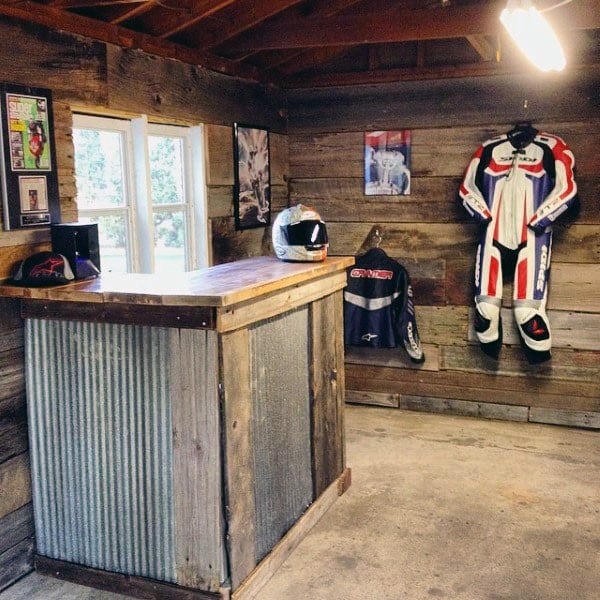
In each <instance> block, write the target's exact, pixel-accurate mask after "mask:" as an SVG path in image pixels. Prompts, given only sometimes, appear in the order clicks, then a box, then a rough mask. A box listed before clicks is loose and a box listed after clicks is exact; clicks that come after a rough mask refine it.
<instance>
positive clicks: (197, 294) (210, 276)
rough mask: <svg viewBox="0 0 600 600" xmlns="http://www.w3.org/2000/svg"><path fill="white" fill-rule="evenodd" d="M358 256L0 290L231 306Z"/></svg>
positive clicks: (269, 260) (264, 259)
mask: <svg viewBox="0 0 600 600" xmlns="http://www.w3.org/2000/svg"><path fill="white" fill-rule="evenodd" d="M353 263H354V257H351V256H343V257H331V258H327V260H325V261H324V262H319V263H289V262H282V261H280V260H278V259H277V258H275V257H272V256H260V257H256V258H248V259H244V260H239V261H236V262H231V263H226V264H222V265H217V266H214V267H208V268H206V269H200V270H198V271H189V272H187V273H177V274H173V275H168V274H154V275H145V274H122V275H116V274H112V273H106V274H102V275H101V276H100V277H98V278H96V279H87V280H83V281H77V282H73V283H69V284H66V285H60V286H52V287H38V288H33V287H21V286H13V285H3V286H0V296H3V297H12V298H24V299H39V300H52V301H64V302H87V303H89V302H104V303H108V302H110V303H124V304H143V305H161V306H215V307H227V306H232V305H234V304H238V303H240V302H244V301H246V300H250V299H253V298H257V297H260V296H263V295H267V294H270V293H273V292H277V291H280V290H284V289H285V288H289V287H295V286H299V285H301V284H303V283H306V282H309V281H311V280H314V279H319V278H321V277H325V276H327V275H331V274H334V273H338V272H341V271H343V270H345V269H346V267H348V266H350V265H352V264H353Z"/></svg>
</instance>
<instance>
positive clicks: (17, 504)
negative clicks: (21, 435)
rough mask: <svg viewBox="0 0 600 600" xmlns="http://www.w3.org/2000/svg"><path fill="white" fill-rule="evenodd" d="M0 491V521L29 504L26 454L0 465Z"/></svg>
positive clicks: (29, 485)
mask: <svg viewBox="0 0 600 600" xmlns="http://www.w3.org/2000/svg"><path fill="white" fill-rule="evenodd" d="M0 490H1V491H2V493H1V494H0V519H1V518H2V517H4V516H5V515H7V514H8V513H11V512H13V511H14V510H17V509H18V508H21V507H22V506H24V505H25V504H27V503H28V502H31V483H30V481H29V453H28V452H23V454H19V455H18V456H15V457H14V458H11V459H10V460H7V461H6V462H5V463H2V464H1V465H0Z"/></svg>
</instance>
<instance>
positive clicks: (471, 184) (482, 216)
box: [458, 146, 492, 224]
mask: <svg viewBox="0 0 600 600" xmlns="http://www.w3.org/2000/svg"><path fill="white" fill-rule="evenodd" d="M482 154H483V146H480V147H479V148H478V149H477V151H476V152H475V154H474V155H473V157H472V158H471V161H470V162H469V165H468V167H467V170H466V171H465V176H464V178H463V182H462V184H461V186H460V189H459V192H458V194H459V196H460V198H461V200H462V205H463V206H464V207H465V208H466V210H467V212H468V213H469V214H470V215H471V216H472V217H473V219H475V221H477V222H478V223H484V224H485V223H489V222H490V221H491V220H492V214H491V213H490V211H489V208H488V205H487V202H486V201H485V198H484V197H483V194H482V192H481V190H480V189H479V187H478V186H477V170H478V168H479V164H480V162H481V156H482Z"/></svg>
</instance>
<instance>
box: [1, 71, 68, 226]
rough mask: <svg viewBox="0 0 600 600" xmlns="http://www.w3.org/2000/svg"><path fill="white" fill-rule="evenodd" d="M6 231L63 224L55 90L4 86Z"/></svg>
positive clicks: (4, 199) (2, 112)
mask: <svg viewBox="0 0 600 600" xmlns="http://www.w3.org/2000/svg"><path fill="white" fill-rule="evenodd" d="M0 118H1V121H2V123H1V128H0V136H1V144H0V149H1V155H2V156H1V159H0V163H1V164H0V169H1V172H0V176H1V180H2V181H1V184H2V204H3V208H4V228H5V229H19V228H21V227H32V226H36V225H48V224H50V223H58V222H60V206H59V196H58V178H57V169H56V148H55V146H54V130H53V115H52V95H51V92H50V90H47V89H42V88H31V87H23V86H17V85H11V84H8V83H0Z"/></svg>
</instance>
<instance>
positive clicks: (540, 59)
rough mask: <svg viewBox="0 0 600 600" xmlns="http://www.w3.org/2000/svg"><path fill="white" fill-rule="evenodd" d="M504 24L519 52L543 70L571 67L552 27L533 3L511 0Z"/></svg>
mask: <svg viewBox="0 0 600 600" xmlns="http://www.w3.org/2000/svg"><path fill="white" fill-rule="evenodd" d="M500 21H501V22H502V25H504V27H505V28H506V30H507V31H508V33H509V34H510V36H511V37H512V39H513V40H514V41H515V43H516V44H517V46H518V47H519V49H520V50H521V51H522V52H524V53H525V56H527V58H528V59H529V60H530V61H531V62H532V63H533V64H534V65H535V66H536V67H538V69H541V70H542V71H562V70H563V69H564V68H565V65H566V64H567V61H566V60H565V54H564V52H563V49H562V47H561V45H560V42H559V41H558V38H557V37H556V34H555V33H554V30H553V29H552V27H550V24H549V23H548V21H546V19H544V17H543V16H542V15H541V14H540V12H539V11H538V10H537V9H536V8H535V7H534V6H533V3H532V2H531V0H508V4H507V5H506V8H505V9H504V10H503V11H502V13H501V15H500Z"/></svg>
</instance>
